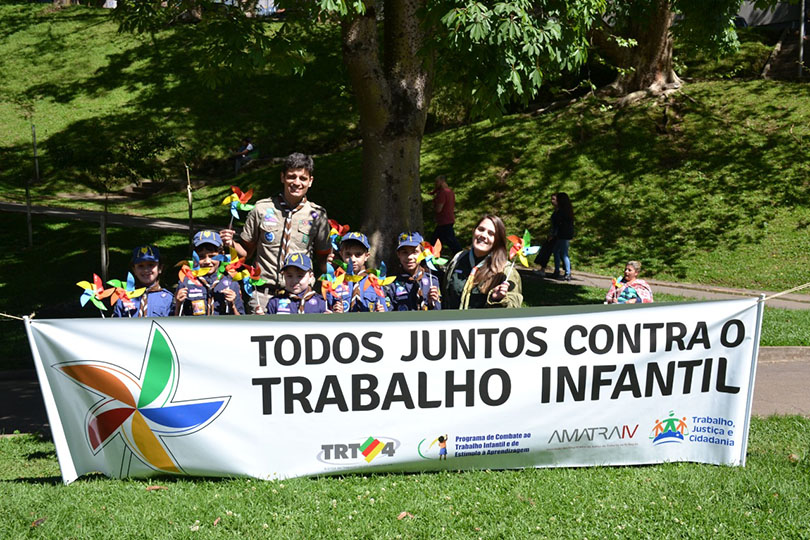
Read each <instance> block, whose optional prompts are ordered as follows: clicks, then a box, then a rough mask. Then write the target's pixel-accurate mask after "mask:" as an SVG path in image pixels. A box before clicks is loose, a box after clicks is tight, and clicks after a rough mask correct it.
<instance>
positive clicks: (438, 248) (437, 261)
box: [416, 240, 447, 272]
mask: <svg viewBox="0 0 810 540" xmlns="http://www.w3.org/2000/svg"><path fill="white" fill-rule="evenodd" d="M419 247H420V248H421V249H422V251H420V252H419V255H417V256H416V262H417V263H420V262H422V261H425V264H426V265H427V267H428V269H430V270H433V271H434V272H437V271H438V268H436V266H444V265H445V264H447V259H443V258H442V241H441V240H436V245H435V246H431V245H430V242H422V244H421V245H420V246H419Z"/></svg>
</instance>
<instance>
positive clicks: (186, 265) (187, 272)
mask: <svg viewBox="0 0 810 540" xmlns="http://www.w3.org/2000/svg"><path fill="white" fill-rule="evenodd" d="M175 266H179V267H180V271H179V272H177V279H179V280H180V281H183V278H188V280H189V281H190V282H192V283H194V284H195V285H199V286H202V283H200V280H198V279H197V278H198V277H200V276H205V275H208V274H209V273H210V272H211V268H210V267H206V268H202V267H200V256H199V255H197V252H196V251H192V252H191V259H190V260H187V261H180V262H179V263H177V264H176V265H175Z"/></svg>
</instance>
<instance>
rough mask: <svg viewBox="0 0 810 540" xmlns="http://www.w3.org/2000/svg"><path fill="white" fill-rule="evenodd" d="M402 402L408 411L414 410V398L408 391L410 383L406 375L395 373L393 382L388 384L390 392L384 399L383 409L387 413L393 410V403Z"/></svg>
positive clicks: (392, 377)
mask: <svg viewBox="0 0 810 540" xmlns="http://www.w3.org/2000/svg"><path fill="white" fill-rule="evenodd" d="M395 401H401V402H402V403H404V404H405V408H406V409H413V408H414V405H413V398H412V397H411V391H410V390H409V389H408V381H407V380H406V379H405V374H404V373H394V374H393V375H391V382H390V383H389V384H388V391H387V392H386V393H385V397H384V398H383V403H382V409H383V410H384V411H387V410H388V409H390V408H391V403H393V402H395Z"/></svg>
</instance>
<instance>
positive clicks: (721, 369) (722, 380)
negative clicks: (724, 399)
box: [717, 356, 740, 394]
mask: <svg viewBox="0 0 810 540" xmlns="http://www.w3.org/2000/svg"><path fill="white" fill-rule="evenodd" d="M717 363H718V364H719V365H718V366H717V391H718V392H723V393H726V394H736V393H738V392H739V391H740V387H739V386H730V385H728V384H726V367H727V365H728V360H727V359H725V358H723V357H722V356H721V357H720V358H718V359H717Z"/></svg>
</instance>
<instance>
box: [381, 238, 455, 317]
mask: <svg viewBox="0 0 810 540" xmlns="http://www.w3.org/2000/svg"><path fill="white" fill-rule="evenodd" d="M422 241H423V238H422V235H421V234H419V233H418V232H415V233H402V234H400V235H399V244H398V245H397V250H399V249H400V248H402V247H419V246H420V245H421V244H422ZM431 287H437V288H438V287H439V278H438V277H436V275H434V274H429V273H428V272H426V271H425V269H424V268H423V267H422V265H419V266H418V267H417V268H416V272H415V273H414V274H413V275H411V274H408V273H405V272H403V273H402V274H400V275H398V276H397V279H396V281H394V282H393V283H392V284H391V285H389V288H388V298H389V301H390V302H391V310H392V311H426V310H429V309H442V304H441V302H433V301H431V300H430V299H429V298H428V295H429V294H430V288H431Z"/></svg>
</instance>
